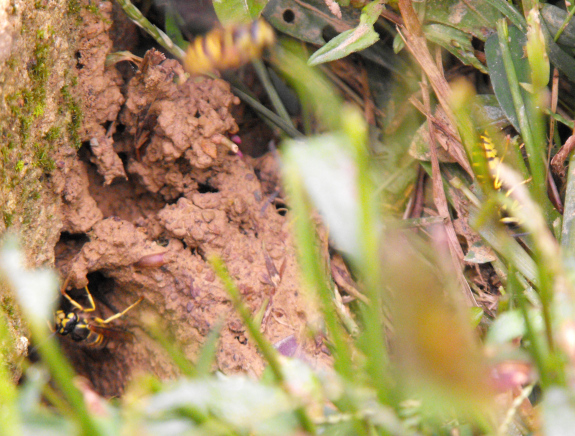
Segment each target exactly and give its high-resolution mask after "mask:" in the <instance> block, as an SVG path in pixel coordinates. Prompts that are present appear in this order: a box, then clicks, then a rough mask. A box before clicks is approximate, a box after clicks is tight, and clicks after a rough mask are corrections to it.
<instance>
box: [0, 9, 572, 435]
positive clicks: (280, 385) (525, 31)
mask: <svg viewBox="0 0 575 436" xmlns="http://www.w3.org/2000/svg"><path fill="white" fill-rule="evenodd" d="M118 3H119V4H120V5H121V7H122V8H123V9H124V11H125V12H126V14H127V15H128V16H129V17H130V18H131V19H132V20H133V21H135V22H137V23H138V24H139V25H140V26H141V27H142V28H143V29H144V30H145V31H146V32H147V33H148V34H149V35H151V37H153V38H154V39H155V41H156V43H157V44H159V45H160V46H162V47H163V48H164V49H165V50H166V51H167V52H168V53H171V55H173V56H174V57H176V58H179V59H181V60H182V61H183V62H185V63H186V64H189V65H196V64H197V63H198V62H199V56H201V55H202V54H205V55H206V57H207V58H208V61H207V67H206V68H205V70H199V71H194V73H196V74H212V71H210V70H213V69H215V67H227V66H236V65H235V63H234V62H232V61H229V62H230V64H229V65H227V64H226V62H228V60H227V59H228V58H226V57H225V55H224V54H222V53H221V52H220V51H219V49H218V48H217V46H210V42H212V41H217V39H216V38H219V37H222V36H221V35H224V36H223V37H225V35H231V34H232V33H233V32H234V31H238V29H242V27H241V26H242V25H249V23H251V22H253V21H254V20H258V19H261V18H260V17H263V19H265V20H266V22H268V23H269V24H270V25H271V26H272V27H273V28H274V30H275V33H276V38H277V42H276V43H274V44H271V42H270V41H269V40H267V39H266V38H265V37H264V35H265V31H264V30H263V29H266V27H265V25H264V24H260V25H259V26H257V25H252V26H253V27H251V30H252V33H250V35H249V37H248V38H247V40H245V41H244V43H245V45H242V44H243V43H242V44H240V43H239V42H237V41H236V42H234V43H233V44H232V45H231V47H232V48H233V49H234V50H235V51H234V53H235V54H238V56H239V57H240V58H244V57H245V58H246V59H245V60H251V61H252V62H253V71H254V72H255V73H254V74H255V76H256V77H257V78H258V79H257V80H254V81H255V82H257V86H256V85H254V83H253V82H254V81H252V82H251V87H252V88H257V90H255V91H254V90H253V89H250V86H248V85H247V84H245V83H242V81H241V79H242V78H245V77H246V76H242V75H239V76H238V75H233V74H232V75H231V76H228V75H225V74H224V78H228V79H229V80H230V82H231V83H232V85H233V89H234V92H236V95H238V96H239V97H240V98H241V99H242V100H243V102H244V103H245V104H247V105H248V106H250V107H251V108H252V110H253V111H254V112H255V113H256V114H258V116H260V117H261V119H262V122H265V123H266V124H267V125H268V126H269V128H270V132H271V133H270V137H274V138H276V139H278V143H279V144H278V150H279V153H280V156H281V162H282V173H283V178H284V184H285V189H286V191H287V194H288V196H287V198H288V207H289V214H291V216H292V217H293V222H294V230H295V234H296V240H297V247H298V252H299V260H300V267H301V273H302V277H303V280H302V287H303V288H304V290H305V292H307V293H309V295H310V298H312V299H314V300H315V301H316V302H317V304H318V305H319V307H320V308H321V310H322V313H323V322H322V326H321V327H318V329H321V330H322V332H323V335H324V336H325V338H326V343H327V344H328V348H329V350H330V352H331V353H332V355H333V358H334V365H333V371H330V372H321V373H320V372H315V371H313V370H312V369H311V368H309V367H308V366H307V365H306V364H305V363H304V362H301V361H298V360H296V359H288V358H285V357H283V356H281V353H280V352H279V351H278V350H276V349H275V348H274V347H273V346H271V345H270V344H269V343H267V342H266V340H265V339H264V338H263V336H262V335H261V334H260V332H259V327H258V325H257V323H256V322H255V321H254V320H253V319H252V316H251V314H250V313H249V311H247V309H246V308H245V307H244V306H243V303H242V301H241V298H240V297H239V293H238V291H237V289H236V288H235V285H234V283H233V281H232V280H231V279H230V277H229V275H228V273H227V272H226V268H225V265H223V264H222V263H221V261H220V260H218V259H216V258H214V259H212V260H211V262H212V266H213V268H214V269H215V270H216V272H217V274H218V276H219V278H220V279H221V280H222V281H223V282H224V283H225V285H226V288H227V290H228V292H229V295H230V299H231V300H232V301H233V303H234V306H235V307H236V309H237V311H238V313H239V314H240V316H241V317H242V319H243V321H244V323H245V324H246V326H247V327H248V332H249V333H250V335H251V336H252V338H253V340H254V341H255V342H256V343H257V344H258V347H259V349H260V351H261V353H262V355H263V356H264V357H265V359H266V361H267V363H268V369H267V370H266V374H265V375H264V377H263V379H262V380H260V381H256V380H253V379H249V378H247V377H240V376H237V377H225V376H222V375H221V374H210V368H211V364H210V362H211V361H212V359H213V355H214V349H215V344H216V343H217V329H216V330H215V331H214V332H213V334H212V336H211V337H210V340H209V341H208V343H207V344H206V345H205V347H204V350H203V352H202V355H201V356H200V357H199V360H198V362H199V363H198V364H197V365H196V366H194V367H192V366H190V365H189V363H187V362H186V361H185V359H182V358H181V352H180V351H179V350H177V349H175V348H174V347H173V346H172V345H170V341H169V339H168V338H162V337H161V333H159V332H158V336H159V340H160V341H161V342H162V344H164V346H165V347H166V349H167V351H168V352H169V353H170V354H171V355H172V356H173V358H174V361H175V362H176V363H177V364H178V365H179V366H180V369H181V370H182V373H183V374H185V377H182V378H181V379H179V380H175V381H170V382H163V381H159V380H156V379H153V378H151V377H143V378H140V379H138V380H137V382H135V383H133V384H132V385H131V386H130V388H129V389H128V391H127V393H126V394H125V396H124V397H123V398H121V399H115V400H112V401H106V400H104V399H102V398H100V397H99V396H98V395H96V394H95V393H93V392H91V391H90V389H89V388H88V387H87V386H85V385H84V384H82V381H81V380H78V379H75V378H74V374H73V371H72V369H71V367H70V366H69V364H68V363H67V361H66V359H65V358H64V357H63V355H62V354H61V352H60V350H59V348H58V346H57V344H56V342H55V341H54V340H53V338H52V337H51V335H50V331H49V330H48V329H47V328H46V320H47V319H51V318H52V316H53V308H52V304H51V301H52V300H55V298H56V293H57V289H58V287H59V286H58V284H57V282H56V280H55V279H54V276H53V274H52V273H50V272H49V271H47V270H41V271H37V270H36V271H29V270H26V269H25V268H24V262H23V261H22V260H21V254H20V251H19V249H18V247H17V244H16V242H15V241H14V240H13V239H8V238H5V241H4V244H3V249H2V250H3V251H2V257H1V260H0V267H1V269H2V271H3V277H4V280H5V282H6V283H10V285H11V287H12V288H13V291H14V294H15V296H16V298H17V299H18V301H19V306H20V307H21V309H22V311H23V313H24V318H25V319H26V322H27V325H28V327H29V329H30V332H31V335H32V338H33V339H34V342H35V343H36V344H40V345H39V346H38V348H37V352H38V353H39V355H40V357H41V360H40V361H39V362H37V363H33V364H32V363H30V362H28V361H27V360H25V359H24V358H23V357H18V356H22V355H25V354H26V353H25V352H22V351H20V352H19V351H18V350H19V348H18V347H19V346H20V345H19V344H18V343H17V342H14V340H12V339H10V338H11V336H10V335H9V334H8V323H7V322H6V318H5V317H0V335H1V341H0V343H1V344H2V354H3V355H4V356H8V355H14V354H16V355H17V357H16V358H14V357H12V358H10V359H8V358H6V359H4V360H5V361H6V362H8V361H10V362H17V365H18V366H19V369H15V368H12V367H10V366H8V365H0V415H1V418H0V422H2V425H1V426H0V433H3V434H7V435H17V434H32V433H33V432H37V433H39V434H78V433H81V434H87V435H88V434H89V435H98V434H136V433H139V434H159V433H163V434H206V435H216V434H217V435H219V434H222V435H223V434H226V435H228V434H229V435H232V434H254V435H255V434H261V435H275V434H278V435H279V434H324V435H344V434H358V435H374V434H381V435H388V434H389V435H411V434H421V435H432V434H450V435H478V434H489V435H491V434H493V435H505V434H511V435H522V434H525V435H527V434H546V435H552V436H555V435H569V434H572V431H573V430H572V429H573V428H575V366H574V364H575V292H574V287H573V285H574V283H573V280H574V278H575V274H574V273H573V268H575V259H574V257H573V255H574V253H575V236H574V235H575V231H574V230H573V226H571V224H572V223H573V218H574V211H575V178H574V177H575V176H574V175H573V172H572V171H570V170H569V168H570V165H569V164H570V163H571V159H572V150H573V147H574V144H575V140H574V139H573V137H572V136H571V134H572V131H573V128H574V125H573V111H574V109H575V106H574V102H575V95H574V92H575V91H574V90H573V84H574V83H575V52H574V51H573V47H574V42H575V25H574V24H572V23H571V19H572V16H573V13H574V12H575V8H574V7H572V6H569V8H566V7H565V4H564V3H563V2H558V3H556V4H544V3H541V2H537V1H528V0H525V1H518V2H514V3H509V2H507V1H505V0H482V1H479V0H468V1H458V0H444V1H439V0H427V1H420V2H412V1H410V0H400V1H398V2H388V3H384V2H379V1H374V2H362V1H355V2H349V1H339V2H336V1H333V0H326V1H325V2H323V1H321V0H318V1H315V0H314V1H306V2H294V1H291V0H270V1H269V2H267V1H265V0H259V1H244V2H239V1H234V0H221V1H218V2H214V3H213V5H212V4H209V3H208V2H203V3H200V4H196V5H193V7H192V5H190V4H187V3H178V2H170V1H168V2H166V3H162V4H159V3H150V2H142V3H140V4H138V5H137V7H136V6H134V5H133V4H131V3H130V2H129V1H128V0H118ZM144 13H145V15H144ZM218 21H219V24H216V23H217V22H218ZM260 23H261V22H260ZM216 25H218V26H222V28H223V30H222V31H221V32H222V33H220V34H217V33H213V31H212V33H207V34H205V35H204V36H196V38H203V40H197V39H196V40H195V41H196V42H197V41H200V42H203V45H200V47H201V48H200V49H198V50H199V51H198V50H197V51H196V52H194V51H188V52H186V49H187V45H188V42H187V41H186V40H187V39H190V38H189V37H190V35H201V34H202V33H205V32H208V31H209V29H211V28H212V27H213V26H216ZM215 35H220V36H215ZM223 37H222V38H223ZM214 47H215V48H214ZM221 47H223V45H222V46H221ZM221 47H220V48H221ZM247 52H249V53H250V54H249V55H247V54H246V55H245V56H244V55H243V53H247ZM260 54H262V55H263V59H260V58H259V56H258V55H260ZM123 56H126V54H124V55H123ZM218 60H221V61H222V62H221V65H220V64H218V63H217V62H218ZM240 63H241V62H240ZM192 68H193V67H189V68H188V70H190V69H192ZM264 151H265V150H262V151H260V152H264ZM315 211H317V212H319V214H320V215H321V218H322V220H323V223H324V224H325V226H326V227H327V228H328V229H329V237H330V242H331V247H332V248H331V249H332V250H337V251H339V252H340V253H341V254H342V256H343V257H344V259H345V261H346V263H347V264H348V265H349V266H350V269H351V271H352V275H353V278H354V280H355V286H356V287H353V286H352V289H353V290H354V292H356V295H354V297H355V298H353V299H350V300H348V301H346V302H345V303H344V302H343V300H342V297H341V294H340V289H339V288H338V285H336V283H334V280H333V279H332V275H331V273H330V269H331V267H332V266H330V265H327V264H326V259H324V258H322V256H321V255H320V252H321V247H319V246H318V243H317V241H318V238H317V234H316V232H317V220H316V219H314V218H312V217H315V216H316V215H315ZM6 227H9V226H6ZM345 293H346V294H348V295H351V294H350V290H349V289H346V290H345ZM3 301H6V300H3ZM4 309H5V311H6V312H9V311H11V310H17V309H16V308H15V307H13V306H11V305H5V307H4ZM8 315H10V313H8ZM25 339H26V338H23V339H22V341H24V342H25ZM25 345H26V344H24V345H22V346H24V347H25ZM18 371H23V373H24V375H25V377H24V378H23V379H22V381H21V383H16V381H15V380H14V376H13V375H14V373H18Z"/></svg>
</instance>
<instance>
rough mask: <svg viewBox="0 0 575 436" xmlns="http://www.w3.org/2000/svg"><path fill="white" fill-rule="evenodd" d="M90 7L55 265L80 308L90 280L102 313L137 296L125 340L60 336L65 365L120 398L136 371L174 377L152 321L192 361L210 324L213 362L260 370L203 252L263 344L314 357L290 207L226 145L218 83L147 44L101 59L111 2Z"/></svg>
mask: <svg viewBox="0 0 575 436" xmlns="http://www.w3.org/2000/svg"><path fill="white" fill-rule="evenodd" d="M98 7H99V8H100V12H101V14H97V15H96V14H92V13H89V12H87V11H86V12H84V13H83V14H84V15H83V18H84V26H85V27H84V36H83V37H82V39H81V40H80V42H79V45H78V52H77V59H78V64H79V68H78V79H79V80H78V87H77V88H78V89H77V90H78V92H79V94H80V96H81V97H82V99H83V105H84V114H85V118H84V121H83V127H82V131H81V136H82V141H83V142H84V146H83V147H82V149H81V150H80V152H78V153H77V152H76V151H75V150H72V149H65V148H63V149H62V150H60V151H59V155H58V159H57V162H56V166H57V169H56V171H55V172H54V173H53V174H52V177H51V185H52V187H53V189H54V190H55V191H56V192H57V193H58V194H59V196H60V198H61V215H62V220H61V222H62V228H61V238H60V241H59V242H58V244H57V246H56V265H57V267H58V269H59V270H60V273H61V275H62V277H63V278H64V277H68V278H69V286H68V289H69V293H70V295H71V296H72V297H73V298H75V299H76V300H77V301H78V302H79V303H80V304H83V305H86V299H85V295H86V294H85V291H83V288H84V286H89V289H90V290H91V292H92V294H93V295H94V297H95V300H96V306H97V311H96V312H97V314H99V316H101V317H104V318H105V317H108V316H111V315H112V314H113V313H115V312H117V311H121V310H123V309H124V308H125V307H127V306H129V305H130V304H132V303H133V302H134V301H136V300H137V299H138V298H139V297H140V296H142V297H143V298H144V300H143V302H142V303H141V304H140V305H138V306H137V307H135V308H134V309H133V310H131V311H130V312H129V313H127V314H126V316H125V317H123V319H121V320H117V321H114V325H115V326H119V327H122V328H124V329H126V330H129V331H130V332H132V333H133V335H134V338H133V340H131V341H127V340H124V341H111V343H110V344H109V346H108V347H106V348H104V349H101V350H93V349H89V348H85V347H82V346H81V344H78V343H75V342H72V341H70V340H67V339H66V338H61V340H62V343H63V346H64V348H65V350H66V351H67V353H68V355H69V357H70V358H71V360H72V362H73V364H74V365H75V368H76V370H77V371H78V373H79V374H81V375H84V376H85V377H87V378H88V379H89V380H90V381H91V383H92V384H93V386H94V388H95V389H96V391H98V392H99V393H100V394H102V395H105V396H116V395H120V394H121V393H122V392H123V390H124V389H125V386H126V384H127V382H128V381H129V380H130V379H132V378H133V377H134V375H136V374H138V373H142V372H147V373H149V372H151V373H152V374H154V375H156V376H157V377H159V378H162V379H165V378H171V377H175V376H177V375H178V370H177V369H176V367H175V366H174V365H173V363H172V362H171V361H170V359H169V358H168V357H167V355H166V353H165V351H164V350H163V349H162V348H161V347H159V346H158V345H157V343H156V342H155V341H153V340H152V339H151V338H150V335H149V334H148V333H147V331H146V328H145V327H144V326H145V325H146V324H145V322H144V319H145V318H146V317H148V318H150V317H151V318H154V319H158V320H159V322H160V323H161V325H162V326H163V328H164V329H165V331H166V332H168V333H169V335H170V336H172V337H173V338H174V339H175V341H176V342H177V345H178V346H179V347H181V348H182V350H183V351H184V353H185V355H186V356H187V358H188V359H189V360H190V361H192V362H193V361H194V359H195V357H196V355H197V352H198V350H199V349H200V348H201V346H202V344H203V343H204V342H205V337H206V335H207V334H208V333H209V332H210V330H211V329H212V328H213V326H214V325H215V323H216V322H217V321H218V320H222V321H223V322H224V327H223V329H222V332H221V339H220V342H219V346H218V351H217V359H216V365H217V368H215V369H219V370H221V371H223V372H225V373H234V372H239V371H241V372H245V373H249V374H253V375H256V376H257V375H259V374H260V373H261V371H262V369H263V366H264V363H263V361H262V359H261V356H260V355H259V354H258V351H257V349H256V347H255V346H254V345H253V344H252V342H251V341H250V340H249V339H248V338H247V336H246V334H245V331H244V327H243V325H242V323H241V322H240V321H239V319H238V316H237V314H236V313H235V311H234V309H233V308H232V306H231V303H230V300H229V298H228V296H227V294H226V292H225V291H224V290H223V287H222V285H221V284H220V282H219V280H218V279H217V278H216V276H215V273H214V272H213V270H212V269H211V267H210V266H209V264H208V263H207V260H206V259H207V258H208V256H209V255H211V254H217V255H218V256H220V257H221V258H222V259H223V260H224V262H225V263H226V265H227V267H228V269H229V271H230V274H231V275H232V277H233V279H234V280H235V282H236V284H237V285H238V287H239V289H240V290H241V293H242V295H243V297H244V301H245V302H246V303H247V304H248V306H249V307H250V309H251V310H252V312H253V313H254V314H256V313H263V314H264V323H263V324H262V329H264V330H265V335H266V337H267V338H268V339H269V340H270V341H271V342H272V343H278V342H280V341H282V340H285V339H286V338H290V337H292V338H293V339H294V343H295V344H296V345H297V346H296V348H297V349H298V351H295V350H294V352H299V353H301V354H303V355H305V356H306V358H307V359H308V361H309V362H311V363H312V364H314V365H324V364H326V363H327V362H328V360H329V357H328V356H327V354H326V353H325V352H324V351H323V350H325V348H324V347H323V346H322V345H321V343H319V344H318V343H316V341H314V339H313V338H311V337H309V336H308V333H307V328H306V324H307V323H308V322H309V321H310V320H313V319H315V318H317V315H316V313H315V311H314V309H313V305H312V304H310V302H309V301H308V300H307V299H306V297H305V296H304V295H302V292H300V286H299V281H298V271H297V265H296V260H295V251H294V247H293V244H292V238H291V227H290V222H289V214H288V215H286V213H285V210H281V209H278V208H277V207H275V205H274V201H272V200H273V199H274V198H276V197H277V195H278V192H280V186H279V182H278V171H277V162H276V161H275V160H274V158H273V157H272V155H270V154H268V155H264V156H262V157H260V158H258V159H252V158H249V157H242V156H241V155H236V154H233V153H231V152H230V148H229V147H228V146H227V145H226V144H229V143H230V141H229V139H228V137H229V135H231V134H235V133H236V132H237V131H238V127H237V125H236V122H235V121H234V119H233V118H232V116H231V114H230V109H231V107H232V106H233V105H235V104H238V100H237V98H236V97H234V96H233V94H232V93H231V92H230V87H229V85H228V84H227V83H226V82H224V81H221V80H211V79H207V78H194V79H187V80H186V77H185V75H184V72H183V70H182V67H181V65H180V64H179V63H178V62H177V61H175V60H170V59H165V57H164V56H163V55H162V54H161V53H159V52H157V51H154V50H152V51H149V52H148V53H147V54H146V56H145V58H144V59H143V61H142V62H141V63H140V65H138V69H137V72H135V74H133V75H132V76H131V77H129V78H126V77H124V76H122V75H121V74H120V73H119V72H118V70H117V69H116V68H115V67H114V66H105V59H106V55H107V54H108V53H110V52H111V51H113V43H112V40H111V38H110V34H109V32H110V26H111V23H112V20H111V11H112V6H111V3H109V2H100V3H98ZM240 134H241V132H240ZM278 276H281V279H280V280H279V281H278V279H277V278H278Z"/></svg>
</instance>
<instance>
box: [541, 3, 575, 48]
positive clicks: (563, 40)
mask: <svg viewBox="0 0 575 436" xmlns="http://www.w3.org/2000/svg"><path fill="white" fill-rule="evenodd" d="M567 15H568V14H567V11H564V10H563V9H560V8H558V7H557V6H553V5H543V7H542V8H541V16H542V17H543V20H544V21H545V24H547V29H549V32H551V35H556V34H557V32H558V31H559V29H560V28H561V25H562V24H563V21H565V18H567ZM557 42H558V43H559V44H563V45H567V46H574V45H575V22H574V21H569V23H568V24H567V26H565V28H564V29H563V32H561V35H560V36H559V39H558V40H557Z"/></svg>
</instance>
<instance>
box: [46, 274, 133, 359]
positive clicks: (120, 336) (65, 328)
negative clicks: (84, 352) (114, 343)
mask: <svg viewBox="0 0 575 436" xmlns="http://www.w3.org/2000/svg"><path fill="white" fill-rule="evenodd" d="M66 282H67V280H66ZM85 289H86V295H87V296H88V301H89V303H90V307H83V306H82V305H81V304H80V303H78V302H77V301H75V300H74V299H73V298H72V297H70V296H69V295H68V293H67V292H66V291H65V287H64V288H63V290H62V295H64V297H65V298H66V299H67V300H68V301H69V302H70V304H71V305H72V309H71V310H69V311H64V310H58V311H56V313H55V327H54V329H55V332H56V333H57V334H59V335H61V336H69V337H70V338H71V339H72V340H73V341H74V342H78V343H79V345H82V346H83V347H86V348H93V349H101V348H104V347H106V345H108V342H109V341H110V340H119V341H131V340H132V338H133V335H132V333H130V332H129V331H127V330H124V329H121V328H118V327H112V326H109V325H108V324H109V323H110V322H112V321H114V320H116V319H118V318H120V317H122V316H123V315H125V314H126V312H128V311H129V310H131V309H132V308H133V307H135V306H136V305H138V304H140V302H141V301H142V300H143V299H144V297H140V298H139V299H138V300H137V301H136V302H135V303H133V304H132V305H131V306H129V307H127V308H126V309H124V310H123V311H122V312H118V313H116V314H115V315H112V316H110V317H109V318H106V319H102V318H99V317H95V316H90V315H88V314H89V313H90V312H94V311H95V310H96V304H95V303H94V299H93V298H92V294H90V291H89V290H88V287H87V286H86V288H85Z"/></svg>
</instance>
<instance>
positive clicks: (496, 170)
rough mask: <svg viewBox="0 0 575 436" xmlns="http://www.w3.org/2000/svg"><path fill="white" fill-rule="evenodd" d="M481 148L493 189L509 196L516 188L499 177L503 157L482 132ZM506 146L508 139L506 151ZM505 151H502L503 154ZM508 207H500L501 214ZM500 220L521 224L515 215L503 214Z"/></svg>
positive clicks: (518, 206)
mask: <svg viewBox="0 0 575 436" xmlns="http://www.w3.org/2000/svg"><path fill="white" fill-rule="evenodd" d="M480 139H481V148H482V149H483V152H484V154H485V158H486V160H487V166H488V169H489V173H490V175H491V178H492V183H493V189H495V190H496V191H499V192H503V193H504V194H505V196H506V197H509V196H510V195H511V193H512V192H513V190H514V189H515V188H516V186H511V187H507V186H504V183H503V180H502V179H501V177H500V169H501V163H502V161H503V158H500V157H499V156H498V155H497V150H496V149H495V144H494V143H493V141H492V139H491V137H490V136H489V135H488V134H487V133H486V132H484V133H483V134H482V135H481V136H480ZM507 146H509V139H508V141H507V144H506V151H507ZM505 154H506V153H504V155H505ZM530 180H531V179H530V178H529V179H527V180H524V181H523V182H522V183H521V184H524V183H528V182H529V181H530ZM520 207H521V205H520V204H519V203H518V202H517V201H516V200H514V201H513V203H512V204H511V208H513V209H515V210H518V209H519V208H520ZM509 210H510V209H507V208H506V207H505V206H503V207H502V208H501V212H502V213H503V214H505V212H506V211H509ZM501 222H503V223H505V224H521V220H519V219H517V218H515V217H510V216H503V217H502V218H501Z"/></svg>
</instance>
